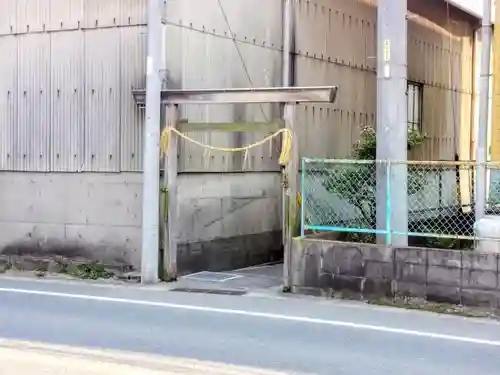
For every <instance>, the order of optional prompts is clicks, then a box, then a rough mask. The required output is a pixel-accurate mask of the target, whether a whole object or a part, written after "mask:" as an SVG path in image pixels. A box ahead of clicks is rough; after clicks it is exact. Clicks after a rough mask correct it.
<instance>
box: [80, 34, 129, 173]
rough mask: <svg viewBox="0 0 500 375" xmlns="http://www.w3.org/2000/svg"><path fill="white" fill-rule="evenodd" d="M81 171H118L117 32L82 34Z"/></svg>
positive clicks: (119, 88)
mask: <svg viewBox="0 0 500 375" xmlns="http://www.w3.org/2000/svg"><path fill="white" fill-rule="evenodd" d="M84 38H85V41H84V45H85V47H84V48H85V68H84V69H85V70H84V71H85V164H84V167H83V170H84V171H94V172H105V171H109V172H112V171H118V170H120V112H121V111H120V94H121V87H120V68H119V67H120V30H119V29H118V28H110V29H96V30H87V31H85V36H84Z"/></svg>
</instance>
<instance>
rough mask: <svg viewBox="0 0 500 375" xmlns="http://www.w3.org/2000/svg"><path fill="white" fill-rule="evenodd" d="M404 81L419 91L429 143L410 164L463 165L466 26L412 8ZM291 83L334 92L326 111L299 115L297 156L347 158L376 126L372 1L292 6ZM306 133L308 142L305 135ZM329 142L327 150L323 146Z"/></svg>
mask: <svg viewBox="0 0 500 375" xmlns="http://www.w3.org/2000/svg"><path fill="white" fill-rule="evenodd" d="M410 10H411V11H412V12H415V13H418V14H413V15H412V17H410V20H409V26H408V34H409V35H408V76H409V79H410V80H413V81H416V82H419V83H421V84H423V85H424V89H423V93H424V98H423V124H422V126H423V131H424V132H426V133H427V134H428V135H429V137H430V139H429V140H428V141H426V143H425V144H424V145H423V146H422V147H421V148H420V149H419V150H418V151H417V152H414V153H413V155H411V156H412V157H414V158H423V159H445V160H453V159H454V157H455V153H459V154H460V155H461V158H462V159H468V158H469V157H470V152H469V153H467V151H466V149H467V148H468V147H470V142H468V140H470V129H471V126H472V123H471V119H472V116H471V109H472V77H473V73H472V38H473V31H472V26H471V25H470V24H469V23H468V22H467V21H466V20H464V19H463V18H454V17H455V16H456V13H455V14H451V15H450V17H449V18H448V17H447V12H446V7H445V5H444V4H441V3H433V2H430V1H420V2H418V3H417V2H412V9H410ZM296 24H297V38H296V52H297V57H296V84H297V85H301V86H306V85H330V84H331V85H338V86H339V88H340V91H339V96H338V99H337V102H336V103H335V104H334V105H331V106H326V107H325V106H318V105H306V106H301V107H300V110H299V116H300V119H301V120H300V121H306V122H307V124H304V126H303V127H301V128H300V130H299V139H300V150H301V154H302V155H307V156H316V157H348V156H350V155H351V152H352V145H353V144H354V142H356V140H357V139H358V137H359V131H360V129H361V128H362V127H363V126H365V125H372V126H374V125H375V119H376V72H375V69H376V9H375V8H374V6H373V2H372V1H362V0H360V1H354V0H315V1H310V0H296ZM311 129H313V131H314V133H315V135H313V134H311V133H310V131H311ZM324 139H328V140H329V142H328V143H329V146H327V145H326V143H323V142H324V141H323V140H324Z"/></svg>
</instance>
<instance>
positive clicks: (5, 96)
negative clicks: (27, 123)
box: [0, 36, 18, 170]
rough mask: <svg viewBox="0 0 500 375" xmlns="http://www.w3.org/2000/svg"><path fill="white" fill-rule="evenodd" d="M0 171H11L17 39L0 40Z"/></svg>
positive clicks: (13, 157) (14, 140) (13, 150)
mask: <svg viewBox="0 0 500 375" xmlns="http://www.w3.org/2000/svg"><path fill="white" fill-rule="evenodd" d="M0 51H2V54H3V55H4V56H8V58H3V59H0V72H1V74H0V170H13V169H14V160H15V144H16V138H17V97H16V95H17V68H18V67H17V38H16V37H14V36H6V37H1V38H0Z"/></svg>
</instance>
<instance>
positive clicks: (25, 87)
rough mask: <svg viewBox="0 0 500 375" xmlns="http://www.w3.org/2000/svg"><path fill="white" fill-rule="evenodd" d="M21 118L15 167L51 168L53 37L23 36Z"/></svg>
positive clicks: (42, 34) (20, 55) (25, 168)
mask: <svg viewBox="0 0 500 375" xmlns="http://www.w3.org/2000/svg"><path fill="white" fill-rule="evenodd" d="M18 42H19V48H18V69H19V70H18V85H19V86H18V91H17V100H18V117H17V142H16V143H17V144H16V161H15V168H16V169H17V170H20V171H49V167H50V137H49V134H50V107H51V100H50V99H51V97H50V37H49V35H48V34H45V33H39V34H31V35H22V36H20V37H19V40H18Z"/></svg>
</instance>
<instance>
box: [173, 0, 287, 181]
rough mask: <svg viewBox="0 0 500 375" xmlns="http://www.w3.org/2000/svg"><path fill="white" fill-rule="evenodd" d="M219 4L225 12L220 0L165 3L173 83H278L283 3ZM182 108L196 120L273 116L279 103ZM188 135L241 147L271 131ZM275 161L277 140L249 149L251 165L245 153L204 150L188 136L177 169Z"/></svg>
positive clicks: (242, 0) (269, 166)
mask: <svg viewBox="0 0 500 375" xmlns="http://www.w3.org/2000/svg"><path fill="white" fill-rule="evenodd" d="M221 3H222V9H221V7H220V6H219V4H218V1H217V0H204V1H200V0H182V1H181V0H173V1H169V2H167V20H168V24H169V27H168V29H167V32H168V34H167V35H168V39H167V67H168V71H169V86H170V87H179V88H214V87H263V86H278V85H280V81H281V51H280V49H281V2H268V1H265V0H258V1H255V0H251V1H250V0H238V1H227V0H225V1H222V2H221ZM263 8H265V9H266V12H255V13H253V12H252V13H249V10H250V9H263ZM193 9H196V12H195V11H193ZM226 18H227V21H226ZM228 24H229V25H228ZM231 32H232V33H233V38H234V40H233V38H232V37H231ZM235 42H236V45H235ZM181 110H182V117H184V118H187V119H188V120H189V121H191V122H233V121H271V120H272V119H275V118H276V117H277V116H278V115H279V112H278V108H277V106H270V105H262V106H260V105H256V106H249V105H247V106H245V105H221V106H190V107H189V108H188V107H184V108H182V109H181ZM188 135H189V136H190V137H192V138H195V139H197V140H199V141H201V142H203V143H207V144H211V145H215V146H222V147H240V146H243V145H247V144H250V143H253V142H255V141H256V140H260V139H262V138H263V137H265V136H266V135H267V134H256V133H220V132H206V133H191V134H188ZM277 159H278V146H277V145H276V144H275V145H271V146H266V147H263V148H258V149H255V150H253V151H252V152H250V153H249V155H248V157H247V160H248V162H249V164H247V165H245V166H244V165H243V161H244V155H243V154H241V153H237V154H228V153H218V152H213V153H211V154H207V153H205V152H204V150H203V149H202V148H200V147H198V146H196V145H192V144H190V143H186V142H183V141H182V142H181V145H180V165H179V169H180V170H181V171H184V172H186V171H193V172H200V171H212V172H215V171H217V172H222V171H241V170H242V169H252V170H259V171H261V170H276V169H277Z"/></svg>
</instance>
